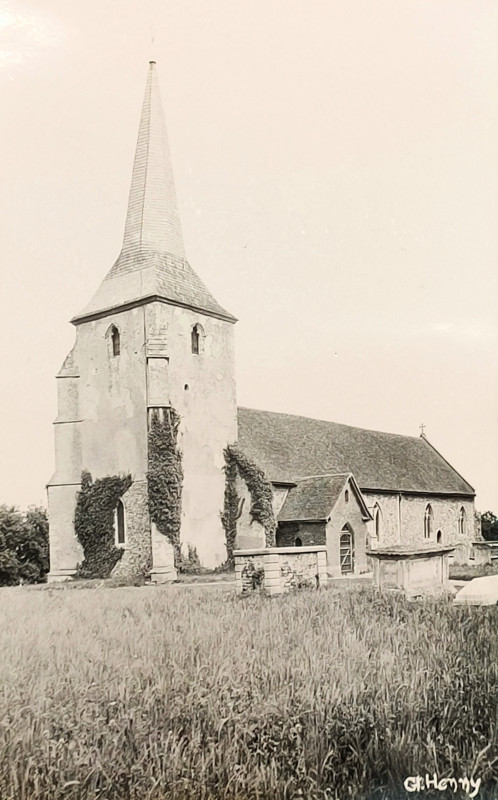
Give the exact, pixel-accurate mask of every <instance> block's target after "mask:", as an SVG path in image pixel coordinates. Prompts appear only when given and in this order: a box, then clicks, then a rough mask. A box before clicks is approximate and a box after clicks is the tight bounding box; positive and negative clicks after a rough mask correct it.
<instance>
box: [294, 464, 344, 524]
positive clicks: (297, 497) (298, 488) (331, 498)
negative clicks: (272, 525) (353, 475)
mask: <svg viewBox="0 0 498 800" xmlns="http://www.w3.org/2000/svg"><path fill="white" fill-rule="evenodd" d="M348 479H349V475H318V476H316V477H313V478H303V480H300V481H298V482H297V483H296V485H295V486H293V487H292V488H291V489H290V490H289V493H288V495H287V497H286V498H285V502H284V504H283V506H282V508H281V509H280V511H279V513H278V519H279V522H295V521H298V520H306V519H313V520H321V519H327V517H328V516H329V514H330V512H331V511H332V509H333V507H334V506H335V504H336V502H337V500H338V498H339V496H340V494H341V492H342V491H343V489H344V486H345V485H346V483H347V482H348Z"/></svg>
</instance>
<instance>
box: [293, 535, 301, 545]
mask: <svg viewBox="0 0 498 800" xmlns="http://www.w3.org/2000/svg"><path fill="white" fill-rule="evenodd" d="M294 546H295V547H302V546H303V542H302V539H300V538H299V536H298V537H297V539H296V541H295V542H294Z"/></svg>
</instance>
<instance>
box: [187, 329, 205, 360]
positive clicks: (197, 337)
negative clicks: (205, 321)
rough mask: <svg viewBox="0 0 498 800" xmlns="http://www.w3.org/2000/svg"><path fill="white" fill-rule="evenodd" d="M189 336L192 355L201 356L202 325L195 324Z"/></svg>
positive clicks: (202, 345)
mask: <svg viewBox="0 0 498 800" xmlns="http://www.w3.org/2000/svg"><path fill="white" fill-rule="evenodd" d="M190 336H191V343H192V353H194V355H196V356H202V355H203V353H204V330H203V327H202V325H200V324H199V323H198V322H197V323H196V324H195V325H194V327H193V328H192V331H191V334H190Z"/></svg>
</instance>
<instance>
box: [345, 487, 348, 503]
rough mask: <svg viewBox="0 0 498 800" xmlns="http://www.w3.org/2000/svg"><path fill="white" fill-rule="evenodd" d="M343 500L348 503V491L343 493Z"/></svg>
mask: <svg viewBox="0 0 498 800" xmlns="http://www.w3.org/2000/svg"><path fill="white" fill-rule="evenodd" d="M344 500H345V501H346V503H349V491H348V489H346V491H345V492H344Z"/></svg>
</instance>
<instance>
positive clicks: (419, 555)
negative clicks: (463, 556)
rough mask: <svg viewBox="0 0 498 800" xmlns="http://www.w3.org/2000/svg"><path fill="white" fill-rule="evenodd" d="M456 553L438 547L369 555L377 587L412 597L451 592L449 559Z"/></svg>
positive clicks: (384, 550)
mask: <svg viewBox="0 0 498 800" xmlns="http://www.w3.org/2000/svg"><path fill="white" fill-rule="evenodd" d="M452 551H453V548H452V547H447V546H446V547H443V546H441V545H437V544H432V545H420V546H414V547H410V546H403V545H397V546H394V547H380V548H378V549H376V550H371V551H370V552H369V553H368V556H369V557H370V558H371V559H372V562H373V585H374V586H375V587H376V588H378V589H391V590H398V591H403V592H405V594H407V595H409V596H412V597H413V596H415V595H422V594H441V593H443V592H451V586H450V583H449V580H448V568H449V564H448V557H449V554H450V553H451V552H452Z"/></svg>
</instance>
